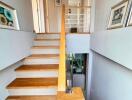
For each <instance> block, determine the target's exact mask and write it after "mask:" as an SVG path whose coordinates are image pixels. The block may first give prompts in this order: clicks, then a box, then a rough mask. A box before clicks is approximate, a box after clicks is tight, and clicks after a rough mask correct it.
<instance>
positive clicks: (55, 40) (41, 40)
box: [35, 39, 60, 41]
mask: <svg viewBox="0 0 132 100" xmlns="http://www.w3.org/2000/svg"><path fill="white" fill-rule="evenodd" d="M35 41H60V39H35Z"/></svg>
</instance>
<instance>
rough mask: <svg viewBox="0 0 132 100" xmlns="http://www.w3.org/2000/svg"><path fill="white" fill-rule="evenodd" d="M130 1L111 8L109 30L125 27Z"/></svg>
mask: <svg viewBox="0 0 132 100" xmlns="http://www.w3.org/2000/svg"><path fill="white" fill-rule="evenodd" d="M127 7H128V1H127V0H125V1H122V2H120V3H119V4H117V5H115V6H114V7H112V8H111V13H110V18H109V22H108V29H114V28H120V27H123V25H124V21H125V18H126V14H127Z"/></svg>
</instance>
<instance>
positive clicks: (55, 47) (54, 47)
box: [32, 46, 59, 49]
mask: <svg viewBox="0 0 132 100" xmlns="http://www.w3.org/2000/svg"><path fill="white" fill-rule="evenodd" d="M32 49H59V46H33V47H32Z"/></svg>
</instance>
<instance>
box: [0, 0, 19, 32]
mask: <svg viewBox="0 0 132 100" xmlns="http://www.w3.org/2000/svg"><path fill="white" fill-rule="evenodd" d="M0 28H6V29H15V30H19V25H18V19H17V14H16V10H15V9H14V8H13V7H11V6H9V5H7V4H5V3H3V2H1V1H0Z"/></svg>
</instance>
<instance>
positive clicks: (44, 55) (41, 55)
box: [26, 54, 59, 59]
mask: <svg viewBox="0 0 132 100" xmlns="http://www.w3.org/2000/svg"><path fill="white" fill-rule="evenodd" d="M56 57H59V54H34V55H31V56H29V57H27V58H26V59H30V58H31V59H37V58H46V59H48V58H56Z"/></svg>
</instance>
